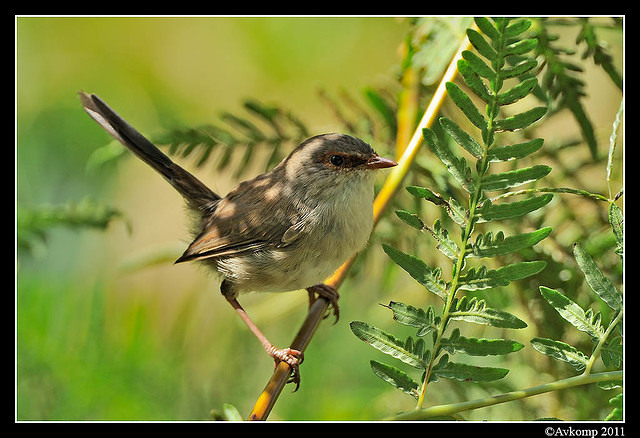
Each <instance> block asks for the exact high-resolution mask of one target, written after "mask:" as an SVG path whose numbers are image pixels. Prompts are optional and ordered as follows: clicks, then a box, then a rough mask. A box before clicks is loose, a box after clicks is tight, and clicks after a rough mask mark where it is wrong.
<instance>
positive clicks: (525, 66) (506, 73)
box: [500, 58, 538, 79]
mask: <svg viewBox="0 0 640 438" xmlns="http://www.w3.org/2000/svg"><path fill="white" fill-rule="evenodd" d="M537 65H538V61H536V60H535V59H530V58H528V59H525V60H523V61H520V62H519V63H517V64H516V65H514V66H513V67H507V68H503V69H502V70H500V79H509V78H515V77H518V76H522V75H523V74H525V73H527V72H528V71H529V70H531V69H532V68H534V67H535V66H537Z"/></svg>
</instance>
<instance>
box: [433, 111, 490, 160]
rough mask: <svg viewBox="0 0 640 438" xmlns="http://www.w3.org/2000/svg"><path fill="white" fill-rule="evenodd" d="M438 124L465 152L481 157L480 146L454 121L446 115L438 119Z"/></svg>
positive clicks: (481, 149)
mask: <svg viewBox="0 0 640 438" xmlns="http://www.w3.org/2000/svg"><path fill="white" fill-rule="evenodd" d="M439 122H440V126H441V127H442V129H444V130H445V131H446V132H447V133H448V134H449V135H450V136H451V138H453V139H454V140H455V141H456V143H458V144H459V145H460V146H462V147H463V148H464V149H465V150H466V151H467V152H469V153H470V154H471V155H473V156H474V157H476V158H482V155H483V154H484V152H483V148H482V146H480V145H479V144H478V142H477V141H475V140H474V139H473V137H471V136H470V135H469V134H467V133H466V132H465V131H464V130H463V129H462V128H461V127H460V126H458V124H457V123H456V122H454V121H453V120H451V119H447V118H446V117H442V118H440V120H439Z"/></svg>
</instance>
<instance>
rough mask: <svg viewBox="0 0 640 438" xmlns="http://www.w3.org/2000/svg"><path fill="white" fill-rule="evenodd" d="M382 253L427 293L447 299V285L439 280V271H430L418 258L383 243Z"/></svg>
mask: <svg viewBox="0 0 640 438" xmlns="http://www.w3.org/2000/svg"><path fill="white" fill-rule="evenodd" d="M382 249H383V250H384V252H385V253H386V254H387V255H388V256H389V257H390V258H391V260H393V261H394V262H395V263H396V264H397V265H398V266H400V267H401V268H402V269H404V270H405V271H407V272H408V273H409V275H411V276H412V277H413V278H414V279H415V280H416V281H417V282H418V283H420V284H422V285H423V286H425V287H426V288H427V290H428V291H429V292H432V293H434V294H436V295H438V296H439V297H440V298H442V299H443V300H446V299H447V284H446V283H445V282H444V281H442V280H441V279H440V271H439V270H438V269H435V270H432V269H431V268H429V267H428V266H427V265H426V263H425V262H423V261H422V260H420V259H419V258H418V257H414V256H412V255H409V254H406V253H404V252H402V251H400V250H398V249H396V248H394V247H392V246H389V245H387V244H385V243H383V244H382Z"/></svg>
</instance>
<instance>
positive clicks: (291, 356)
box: [269, 347, 304, 392]
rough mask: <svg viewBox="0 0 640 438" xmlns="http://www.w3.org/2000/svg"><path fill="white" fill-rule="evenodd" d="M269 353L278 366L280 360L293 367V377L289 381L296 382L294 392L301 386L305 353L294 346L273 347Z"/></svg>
mask: <svg viewBox="0 0 640 438" xmlns="http://www.w3.org/2000/svg"><path fill="white" fill-rule="evenodd" d="M269 355H270V356H271V357H273V360H275V362H276V366H277V365H278V363H280V362H285V363H286V364H287V365H289V367H290V368H291V371H292V372H291V377H290V378H289V380H288V381H287V383H295V384H296V388H295V389H294V390H293V392H296V391H297V390H298V388H299V387H300V364H301V363H302V362H303V361H304V354H303V353H302V351H299V350H294V349H292V348H283V349H277V348H275V347H272V349H271V351H270V352H269Z"/></svg>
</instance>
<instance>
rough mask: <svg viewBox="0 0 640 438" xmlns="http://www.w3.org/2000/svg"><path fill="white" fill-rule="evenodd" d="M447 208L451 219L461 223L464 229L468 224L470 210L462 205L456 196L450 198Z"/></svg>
mask: <svg viewBox="0 0 640 438" xmlns="http://www.w3.org/2000/svg"><path fill="white" fill-rule="evenodd" d="M445 208H446V210H447V214H448V215H449V217H450V218H451V220H453V221H454V222H455V223H456V224H458V225H460V228H463V229H464V228H465V227H466V226H467V219H468V218H469V210H467V209H466V208H464V207H463V206H462V205H460V203H458V201H456V199H455V198H449V202H447V204H446V205H445Z"/></svg>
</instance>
